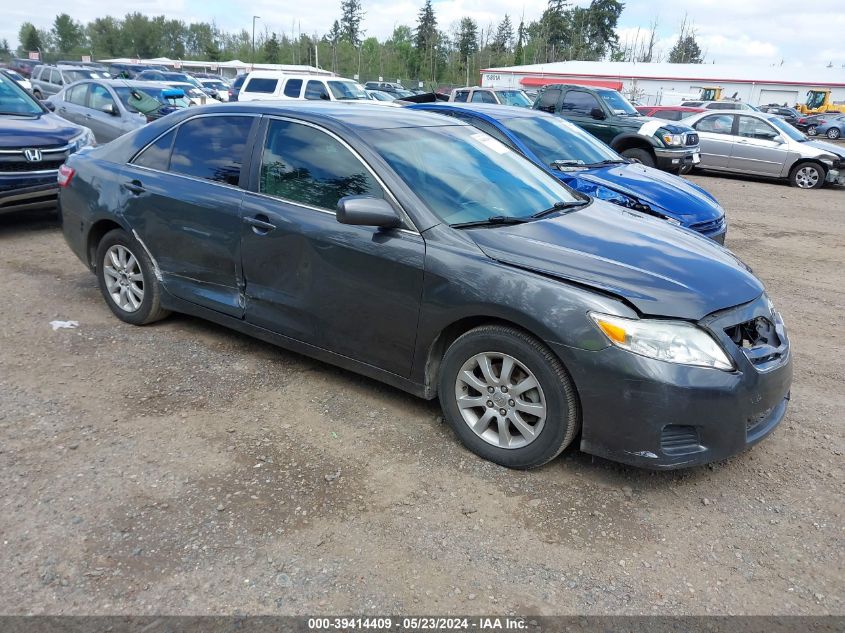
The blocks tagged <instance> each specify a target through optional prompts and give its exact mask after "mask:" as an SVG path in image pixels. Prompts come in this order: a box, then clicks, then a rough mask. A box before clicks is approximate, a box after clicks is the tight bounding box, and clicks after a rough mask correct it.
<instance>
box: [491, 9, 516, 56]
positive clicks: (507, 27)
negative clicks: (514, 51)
mask: <svg viewBox="0 0 845 633" xmlns="http://www.w3.org/2000/svg"><path fill="white" fill-rule="evenodd" d="M512 43H513V25H512V24H511V18H510V16H509V15H508V14H507V13H505V17H504V19H503V20H502V21H501V22H500V23H499V28H498V29H497V30H496V36H495V37H494V38H493V50H494V51H496V52H497V53H505V52H507V51H509V50H510V49H511V44H512Z"/></svg>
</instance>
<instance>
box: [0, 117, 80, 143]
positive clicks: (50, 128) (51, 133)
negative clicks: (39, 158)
mask: <svg viewBox="0 0 845 633" xmlns="http://www.w3.org/2000/svg"><path fill="white" fill-rule="evenodd" d="M83 130H84V128H82V127H80V126H78V125H75V124H73V123H71V122H69V121H66V120H65V119H62V118H61V117H59V116H56V115H55V114H52V113H51V114H47V113H45V114H41V115H38V116H34V117H29V116H16V115H2V116H0V148H20V147H47V146H51V145H65V144H67V143H68V142H69V141H70V140H71V139H72V138H73V137H74V136H76V135H78V134H80V133H81V132H82V131H83Z"/></svg>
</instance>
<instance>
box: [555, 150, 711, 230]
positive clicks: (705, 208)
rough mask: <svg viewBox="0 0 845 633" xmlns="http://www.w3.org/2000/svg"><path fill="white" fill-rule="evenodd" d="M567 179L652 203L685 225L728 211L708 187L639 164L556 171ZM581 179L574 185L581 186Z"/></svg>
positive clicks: (566, 180) (648, 203)
mask: <svg viewBox="0 0 845 633" xmlns="http://www.w3.org/2000/svg"><path fill="white" fill-rule="evenodd" d="M555 175H556V176H557V177H558V178H560V179H561V180H562V181H563V182H565V183H567V184H570V182H569V180H570V179H573V178H574V179H575V180H583V181H587V182H590V183H593V184H597V185H601V186H603V187H607V188H608V189H612V190H614V191H617V192H619V193H623V194H625V195H627V196H631V197H633V198H635V199H637V200H639V201H640V202H643V203H645V204H647V205H648V206H650V207H651V208H652V209H654V210H656V211H659V212H661V213H663V214H665V215H668V216H669V217H672V218H675V219H677V220H679V221H680V222H681V223H682V224H683V225H684V226H689V225H690V224H697V223H699V222H709V221H711V220H716V219H718V218H721V217H722V216H723V215H724V214H725V211H724V209H722V207H721V205H719V203H718V202H716V201H715V200H714V199H713V198H711V197H710V196H709V195H708V194H707V193H705V192H704V190H702V189H700V188H699V187H697V186H696V185H694V184H692V183H691V182H689V181H687V180H684V179H683V178H679V177H678V176H675V175H673V174H669V173H666V172H665V171H660V170H659V169H653V168H651V167H646V166H644V165H639V164H636V163H629V164H621V165H607V166H605V167H596V168H593V169H584V170H581V171H571V172H560V171H558V172H555ZM577 184H578V183H577V182H573V183H571V184H570V186H572V187H573V188H574V189H579V187H578V186H577Z"/></svg>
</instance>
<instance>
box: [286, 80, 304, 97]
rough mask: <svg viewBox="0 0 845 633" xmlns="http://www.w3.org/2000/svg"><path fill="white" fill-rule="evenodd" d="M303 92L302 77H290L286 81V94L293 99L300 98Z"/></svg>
mask: <svg viewBox="0 0 845 633" xmlns="http://www.w3.org/2000/svg"><path fill="white" fill-rule="evenodd" d="M301 92H302V80H301V79H288V80H287V81H286V82H285V96H286V97H290V98H291V99H299V94H300V93H301Z"/></svg>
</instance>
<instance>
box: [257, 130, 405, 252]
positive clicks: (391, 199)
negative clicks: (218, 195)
mask: <svg viewBox="0 0 845 633" xmlns="http://www.w3.org/2000/svg"><path fill="white" fill-rule="evenodd" d="M266 118H267V119H268V120H270V121H288V122H290V123H297V124H299V125H305V126H308V127H311V128H314V129H315V130H318V131H320V132H322V133H324V134H326V135H328V136H330V137H331V138H333V139H334V140H336V141H337V142H338V143H340V144H341V145H342V146H343V147H345V148H346V149H347V150H349V152H350V153H351V154H352V155H353V156H354V157H355V158H356V159H358V161H359V162H360V163H361V164H362V165H363V166H364V169H366V170H367V171H368V172H369V173H370V175H371V176H372V177H373V179H374V180H375V181H376V182H377V183H378V184H379V186H380V187H381V188H382V190H383V191H384V192H385V194H387V196H388V197H389V200H388V202H391V204H393V205H394V207H395V208H397V209H398V210H399V214H400V216H401V217H402V221H403V222H404V223H405V224H406V225H407V226H408V227H412V229H408V228H403V229H400V230H401V231H405V232H408V233H413V234H415V235H419V234H420V231H419V229H417V226H416V225H415V224H414V222H413V220H411V217H410V216H409V215H408V213H407V212H406V211H405V208H404V207H403V206H402V204H401V203H400V202H399V200H398V199H397V198H396V196H395V195H394V194H393V192H392V191H391V190H390V188H389V187H388V186H387V185H386V184H385V183H384V181H383V180H382V179H381V178H380V177H379V175H378V174H377V173H376V172H375V170H373V168H372V167H370V164H369V163H368V162H367V161H366V160H364V157H363V156H361V154H359V153H358V152H357V151H356V150H355V148H353V147H352V146H351V145H350V144H349V143H347V142H346V141H345V140H344V139H342V138H341V137H340V136H338V135H337V134H335V133H334V132H332V131H331V130H328V129H326V128H324V127H322V126H320V125H317V124H316V123H312V122H311V121H303V120H302V119H294V118H292V117H286V116H283V115H272V114H270V115H266ZM268 130H269V126H268ZM261 141H262V156H263V153H264V152H263V150H264V149H265V148H264V146H263V143H264V142H265V141H266V135H265V138H263V139H261ZM249 193H255V194H259V195H261V196H262V197H265V198H270V199H272V200H282V201H284V202H287V203H290V204H295V205H297V206H300V207H303V208H306V209H313V210H314V211H321V212H324V213H330V214H331V215H335V211H332V210H331V209H323V208H322V207H315V206H313V205H310V204H306V203H304V202H298V201H296V200H290V199H288V198H283V197H281V196H271V195H270V194H267V193H263V192H261V191H250V192H249Z"/></svg>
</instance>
